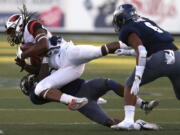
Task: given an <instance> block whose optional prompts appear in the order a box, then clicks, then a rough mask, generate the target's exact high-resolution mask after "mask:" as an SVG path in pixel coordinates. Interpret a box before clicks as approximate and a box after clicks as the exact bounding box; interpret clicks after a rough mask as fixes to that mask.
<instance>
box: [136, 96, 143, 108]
mask: <svg viewBox="0 0 180 135" xmlns="http://www.w3.org/2000/svg"><path fill="white" fill-rule="evenodd" d="M143 101H144V100H142V99H141V98H140V97H137V100H136V104H137V105H139V106H141V105H142V102H143Z"/></svg>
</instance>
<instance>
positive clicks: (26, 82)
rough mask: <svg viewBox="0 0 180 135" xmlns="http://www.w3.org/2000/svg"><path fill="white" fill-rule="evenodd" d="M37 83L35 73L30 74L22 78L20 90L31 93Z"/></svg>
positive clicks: (27, 93) (26, 93)
mask: <svg viewBox="0 0 180 135" xmlns="http://www.w3.org/2000/svg"><path fill="white" fill-rule="evenodd" d="M35 85H36V82H35V75H33V74H28V75H25V76H24V77H23V78H22V79H21V81H20V90H21V91H22V92H23V94H25V95H27V96H28V95H29V94H30V91H32V90H34V89H35Z"/></svg>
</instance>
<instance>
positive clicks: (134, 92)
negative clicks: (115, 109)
mask: <svg viewBox="0 0 180 135" xmlns="http://www.w3.org/2000/svg"><path fill="white" fill-rule="evenodd" d="M140 83H141V78H140V77H139V76H137V75H136V76H135V79H134V82H133V85H132V87H131V94H132V95H137V93H138V92H139V85H140Z"/></svg>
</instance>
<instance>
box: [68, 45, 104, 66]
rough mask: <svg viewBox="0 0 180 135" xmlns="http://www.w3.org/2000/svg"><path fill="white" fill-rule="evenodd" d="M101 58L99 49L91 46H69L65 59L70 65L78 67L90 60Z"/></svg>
mask: <svg viewBox="0 0 180 135" xmlns="http://www.w3.org/2000/svg"><path fill="white" fill-rule="evenodd" d="M99 57H102V53H101V47H97V46H91V45H77V46H71V47H69V48H68V50H67V58H68V59H69V61H70V63H72V64H74V65H79V64H83V63H87V62H88V61H90V60H93V59H96V58H99Z"/></svg>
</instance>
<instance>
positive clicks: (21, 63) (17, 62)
mask: <svg viewBox="0 0 180 135" xmlns="http://www.w3.org/2000/svg"><path fill="white" fill-rule="evenodd" d="M15 62H16V65H18V66H20V67H21V71H20V72H22V71H23V69H24V67H25V65H26V62H25V60H22V59H20V58H18V57H17V58H16V59H15Z"/></svg>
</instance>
